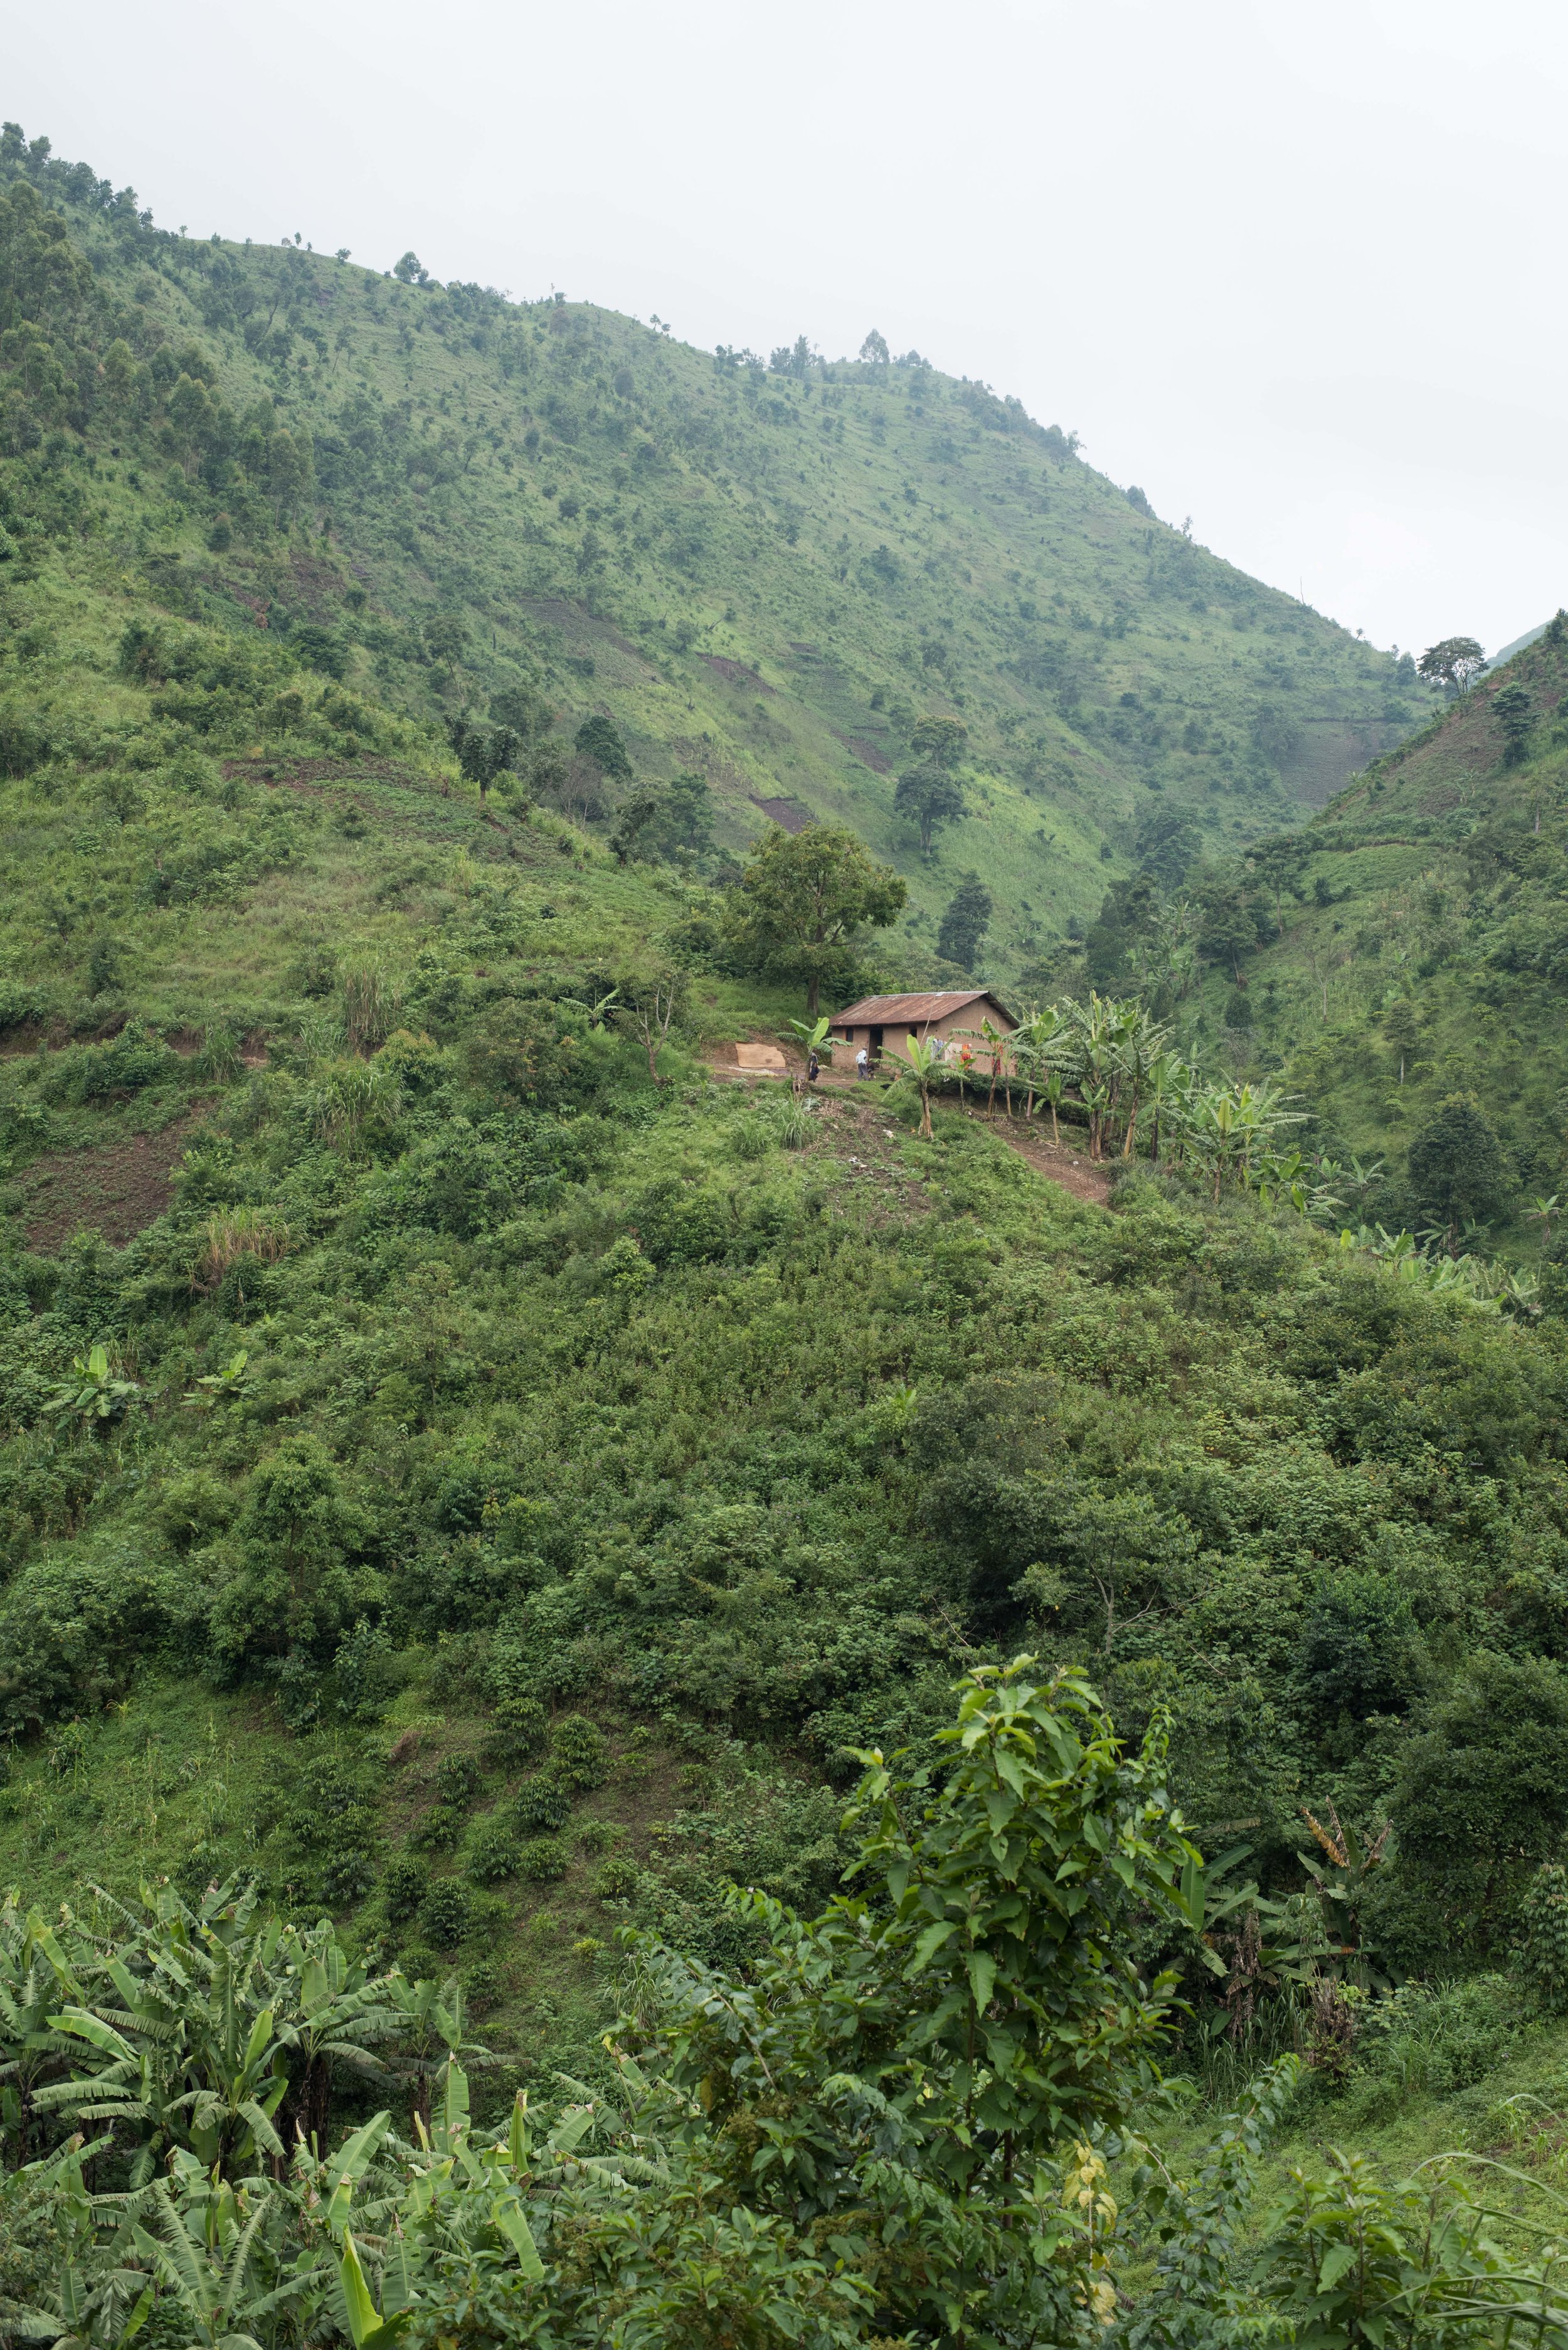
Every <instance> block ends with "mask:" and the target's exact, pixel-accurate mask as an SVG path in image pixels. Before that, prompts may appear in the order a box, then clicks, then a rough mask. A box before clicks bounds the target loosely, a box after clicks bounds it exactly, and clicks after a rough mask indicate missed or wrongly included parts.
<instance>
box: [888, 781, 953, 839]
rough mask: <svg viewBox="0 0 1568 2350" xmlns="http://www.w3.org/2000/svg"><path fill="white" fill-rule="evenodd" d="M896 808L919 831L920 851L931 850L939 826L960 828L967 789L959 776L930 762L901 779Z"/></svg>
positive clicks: (895, 803)
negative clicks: (964, 794)
mask: <svg viewBox="0 0 1568 2350" xmlns="http://www.w3.org/2000/svg"><path fill="white" fill-rule="evenodd" d="M893 806H894V808H895V810H896V811H897V813H898V815H899V816H907V817H908V818H909V821H910V823H911V824H914V825H916V826H917V827H919V835H920V847H922V848H927V849H929V847H930V845H931V836H932V834H933V833H934V832H935V831H936V829H937V827H938V826H939V825H944V824H956V823H957V822H958V819H959V818H960V816H962V814H963V812H964V796H963V785H961V783H960V781H959V779H958V777H957V776H956V775H949V774H948V772H947V770H946V769H945V768H942V767H939V766H936V765H934V764H932V763H931V762H930V761H929V760H927V761H925V762H923V763H922V764H921V765H919V766H918V767H911V768H910V770H909V774H908V775H900V776H899V778H898V789H897V790H896V791H895V792H894V794H893Z"/></svg>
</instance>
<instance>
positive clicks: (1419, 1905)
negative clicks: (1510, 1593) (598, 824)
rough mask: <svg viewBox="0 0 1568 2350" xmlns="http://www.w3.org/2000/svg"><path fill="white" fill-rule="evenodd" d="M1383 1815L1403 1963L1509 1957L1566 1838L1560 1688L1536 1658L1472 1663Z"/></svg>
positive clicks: (1552, 1670)
mask: <svg viewBox="0 0 1568 2350" xmlns="http://www.w3.org/2000/svg"><path fill="white" fill-rule="evenodd" d="M1389 1808H1390V1813H1391V1815H1392V1818H1393V1822H1394V1829H1395V1834H1396V1836H1397V1839H1398V1858H1397V1863H1396V1865H1395V1871H1394V1874H1395V1876H1396V1877H1397V1880H1398V1883H1399V1885H1400V1886H1401V1887H1402V1888H1403V1889H1404V1891H1405V1892H1406V1894H1407V1898H1410V1899H1411V1900H1412V1902H1413V1905H1414V1906H1413V1914H1412V1916H1411V1917H1410V1918H1409V1921H1408V1923H1409V1926H1410V1928H1411V1929H1413V1941H1412V1948H1411V1953H1410V1955H1411V1957H1412V1958H1417V1957H1418V1952H1419V1950H1420V1948H1421V1947H1422V1946H1424V1947H1425V1948H1426V1949H1428V1950H1431V1949H1433V1948H1439V1949H1441V1948H1448V1949H1459V1948H1466V1947H1469V1948H1473V1949H1475V1950H1478V1951H1485V1950H1491V1949H1494V1948H1496V1947H1498V1946H1499V1945H1500V1944H1501V1945H1504V1946H1506V1943H1507V1941H1508V1939H1509V1938H1510V1933H1511V1929H1512V1927H1513V1925H1514V1923H1515V1921H1516V1919H1517V1918H1518V1916H1519V1912H1520V1905H1521V1901H1522V1899H1523V1898H1524V1892H1525V1887H1526V1886H1527V1884H1528V1883H1529V1881H1530V1879H1531V1877H1532V1876H1533V1875H1534V1873H1535V1871H1536V1870H1537V1869H1538V1868H1539V1867H1540V1866H1541V1864H1542V1861H1543V1860H1548V1859H1550V1858H1551V1857H1552V1855H1553V1854H1554V1853H1555V1852H1556V1851H1557V1850H1558V1848H1559V1845H1560V1843H1561V1840H1562V1837H1563V1833H1564V1831H1565V1830H1568V1679H1565V1678H1564V1676H1563V1674H1562V1673H1561V1672H1560V1671H1559V1670H1558V1669H1557V1668H1556V1667H1555V1666H1554V1665H1551V1664H1547V1663H1543V1662H1542V1661H1541V1660H1540V1659H1536V1658H1526V1659H1515V1658H1511V1657H1501V1656H1495V1655H1488V1654H1484V1653H1483V1654H1482V1655H1480V1656H1478V1657H1477V1658H1475V1659H1473V1661H1472V1662H1471V1665H1470V1667H1469V1672H1468V1674H1467V1675H1466V1677H1465V1679H1463V1680H1462V1681H1460V1682H1459V1685H1458V1686H1457V1687H1456V1688H1455V1689H1454V1690H1453V1691H1452V1692H1451V1694H1450V1695H1449V1697H1448V1698H1447V1699H1446V1700H1445V1701H1444V1702H1443V1703H1442V1705H1440V1706H1439V1707H1438V1709H1437V1711H1435V1713H1434V1714H1433V1717H1432V1727H1431V1729H1430V1730H1429V1731H1428V1732H1427V1733H1426V1734H1425V1735H1424V1736H1423V1737H1420V1738H1417V1739H1416V1740H1414V1741H1413V1742H1411V1744H1410V1746H1409V1748H1408V1750H1407V1754H1406V1759H1405V1764H1404V1768H1403V1770H1402V1771H1401V1773H1400V1778H1399V1783H1398V1785H1397V1788H1396V1790H1395V1794H1394V1799H1393V1802H1392V1804H1390V1807H1389Z"/></svg>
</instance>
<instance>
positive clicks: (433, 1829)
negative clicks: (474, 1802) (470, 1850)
mask: <svg viewBox="0 0 1568 2350" xmlns="http://www.w3.org/2000/svg"><path fill="white" fill-rule="evenodd" d="M466 1825H467V1818H466V1814H465V1812H464V1811H463V1809H462V1807H460V1806H459V1805H458V1804H431V1807H430V1809H429V1811H428V1812H427V1813H426V1814H425V1815H424V1817H423V1819H422V1820H421V1821H420V1822H419V1823H418V1825H416V1827H415V1829H414V1832H413V1835H412V1838H411V1839H410V1841H411V1842H412V1843H413V1844H415V1845H416V1846H418V1847H419V1849H420V1851H421V1852H451V1851H452V1849H453V1848H454V1846H457V1845H460V1844H461V1843H462V1832H463V1829H464V1827H465V1826H466Z"/></svg>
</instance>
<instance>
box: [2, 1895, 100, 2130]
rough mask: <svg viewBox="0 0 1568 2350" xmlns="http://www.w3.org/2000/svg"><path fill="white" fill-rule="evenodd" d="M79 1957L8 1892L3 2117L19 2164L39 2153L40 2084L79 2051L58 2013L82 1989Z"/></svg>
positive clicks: (4, 1910) (4, 1919) (4, 1945)
mask: <svg viewBox="0 0 1568 2350" xmlns="http://www.w3.org/2000/svg"><path fill="white" fill-rule="evenodd" d="M78 1961H79V1954H78V1953H67V1951H66V1950H64V1949H63V1948H62V1946H61V1943H60V1941H59V1939H58V1938H57V1935H56V1934H55V1932H54V1930H53V1929H52V1928H50V1927H48V1926H47V1925H46V1924H45V1923H44V1920H43V1918H42V1917H41V1916H40V1915H39V1913H38V1911H37V1910H36V1909H29V1910H28V1911H27V1913H26V1917H24V1916H23V1915H22V1914H21V1912H20V1911H19V1910H18V1908H17V1907H16V1897H15V1895H12V1896H10V1897H9V1898H7V1900H6V1902H5V1907H4V1908H0V2121H3V2122H4V2125H5V2129H6V2131H7V2133H8V2134H9V2135H10V2137H11V2144H12V2148H13V2151H14V2153H15V2156H16V2167H17V2168H20V2167H21V2166H22V2165H23V2164H25V2163H26V2162H28V2161H30V2159H31V2158H32V2152H33V2123H34V2117H35V2111H36V2102H37V2095H38V2092H39V2090H40V2089H42V2088H43V2087H45V2086H46V2085H47V2083H48V2082H49V2081H50V2080H51V2079H52V2078H54V2077H56V2076H57V2075H58V2074H61V2073H63V2072H64V2071H65V2070H66V2068H67V2065H68V2064H69V2063H70V2061H71V2058H72V2055H73V2054H74V2053H75V2051H74V2045H73V2043H72V2040H71V2038H70V2035H69V2034H68V2033H65V2032H63V2031H61V2030H60V2028H59V2025H58V2021H57V2018H58V2012H59V2009H60V2007H61V2005H62V2003H63V2002H68V2001H70V2000H74V1999H79V1998H80V1997H81V1995H82V1989H81V1983H80V1981H79V1980H78V1973H77V1967H78Z"/></svg>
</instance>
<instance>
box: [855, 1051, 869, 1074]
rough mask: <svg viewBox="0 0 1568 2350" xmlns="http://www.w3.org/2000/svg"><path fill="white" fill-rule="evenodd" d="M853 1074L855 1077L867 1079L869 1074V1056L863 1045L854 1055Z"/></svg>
mask: <svg viewBox="0 0 1568 2350" xmlns="http://www.w3.org/2000/svg"><path fill="white" fill-rule="evenodd" d="M855 1074H856V1076H857V1077H868V1076H870V1074H871V1055H870V1054H869V1053H868V1052H867V1050H866V1047H865V1045H861V1047H860V1050H859V1051H858V1052H857V1054H856V1055H855Z"/></svg>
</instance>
